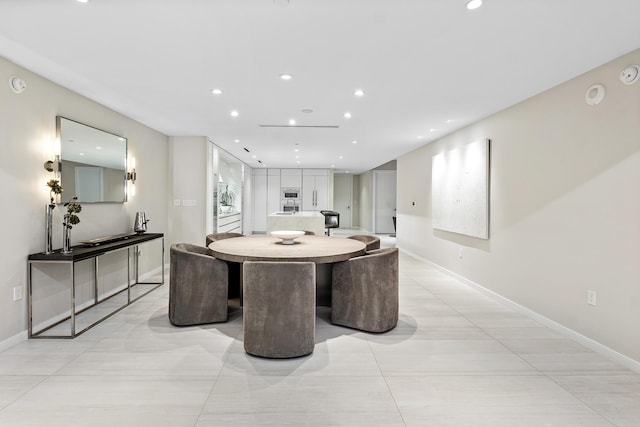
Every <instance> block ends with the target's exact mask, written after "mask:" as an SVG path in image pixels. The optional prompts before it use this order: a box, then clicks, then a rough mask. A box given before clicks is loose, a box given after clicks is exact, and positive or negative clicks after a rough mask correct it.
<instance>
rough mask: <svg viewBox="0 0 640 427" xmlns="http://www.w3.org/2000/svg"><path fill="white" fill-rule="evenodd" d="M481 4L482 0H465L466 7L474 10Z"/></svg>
mask: <svg viewBox="0 0 640 427" xmlns="http://www.w3.org/2000/svg"><path fill="white" fill-rule="evenodd" d="M480 6H482V0H469V1H468V2H467V9H469V10H474V9H477V8H479V7H480Z"/></svg>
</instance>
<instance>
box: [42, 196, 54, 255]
mask: <svg viewBox="0 0 640 427" xmlns="http://www.w3.org/2000/svg"><path fill="white" fill-rule="evenodd" d="M54 207H55V205H45V207H44V214H45V221H44V252H43V253H44V254H46V255H48V254H50V253H53V238H52V234H53V208H54Z"/></svg>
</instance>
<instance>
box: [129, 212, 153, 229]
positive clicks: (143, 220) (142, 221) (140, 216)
mask: <svg viewBox="0 0 640 427" xmlns="http://www.w3.org/2000/svg"><path fill="white" fill-rule="evenodd" d="M148 222H149V220H148V219H147V217H146V214H145V213H144V212H136V220H135V221H134V223H133V231H135V232H136V233H138V234H142V233H144V232H145V231H147V223H148Z"/></svg>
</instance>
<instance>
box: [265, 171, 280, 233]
mask: <svg viewBox="0 0 640 427" xmlns="http://www.w3.org/2000/svg"><path fill="white" fill-rule="evenodd" d="M281 187H282V186H281V185H280V169H269V170H268V173H267V214H270V213H272V212H277V211H281V210H282V190H281ZM265 227H266V218H265Z"/></svg>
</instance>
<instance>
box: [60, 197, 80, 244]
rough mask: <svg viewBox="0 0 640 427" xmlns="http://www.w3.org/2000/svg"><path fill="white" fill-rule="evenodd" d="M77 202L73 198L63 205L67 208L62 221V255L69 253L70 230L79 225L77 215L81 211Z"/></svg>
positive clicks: (75, 198)
mask: <svg viewBox="0 0 640 427" xmlns="http://www.w3.org/2000/svg"><path fill="white" fill-rule="evenodd" d="M75 200H78V198H77V197H76V196H74V197H73V198H72V199H71V200H69V201H68V202H67V203H65V204H64V205H65V206H66V208H67V213H66V214H64V220H63V222H62V232H63V233H62V253H65V254H68V253H70V252H71V250H72V249H71V229H72V228H73V226H74V225H76V224H79V223H80V217H79V216H78V214H79V213H80V212H81V211H82V206H81V205H80V203H77V202H75Z"/></svg>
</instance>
